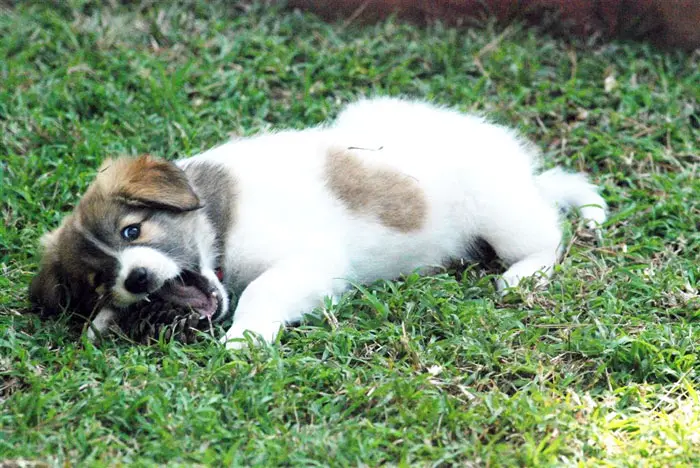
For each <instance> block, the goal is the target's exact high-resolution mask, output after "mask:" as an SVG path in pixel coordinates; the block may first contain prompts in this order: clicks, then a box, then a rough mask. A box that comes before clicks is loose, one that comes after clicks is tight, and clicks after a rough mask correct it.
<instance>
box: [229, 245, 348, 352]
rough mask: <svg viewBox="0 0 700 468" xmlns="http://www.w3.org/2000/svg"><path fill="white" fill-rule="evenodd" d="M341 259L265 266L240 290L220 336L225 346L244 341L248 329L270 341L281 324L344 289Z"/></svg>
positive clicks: (310, 310) (298, 260)
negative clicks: (261, 271)
mask: <svg viewBox="0 0 700 468" xmlns="http://www.w3.org/2000/svg"><path fill="white" fill-rule="evenodd" d="M339 266H341V264H340V263H337V262H335V263H334V262H329V261H328V259H322V260H313V259H309V258H294V259H288V260H286V261H282V262H280V263H278V264H276V265H275V266H273V267H272V268H270V269H268V270H267V271H266V272H264V273H263V274H262V275H260V276H259V277H258V278H257V279H255V280H254V281H253V282H252V283H250V284H249V285H248V287H247V288H246V289H245V290H244V291H243V293H242V294H241V297H240V299H239V301H238V305H237V307H236V311H235V312H234V316H233V324H232V325H231V328H230V329H229V330H228V331H227V332H226V335H225V336H224V337H223V338H222V339H221V342H222V343H224V344H225V345H226V348H227V349H238V348H241V347H243V346H245V345H246V342H245V341H244V340H242V338H244V337H245V333H246V332H251V333H252V334H254V335H259V337H260V338H261V339H262V340H263V341H264V342H267V343H269V342H271V341H273V340H274V339H275V337H276V336H277V334H278V333H279V330H280V327H282V326H284V325H285V324H287V323H291V322H297V321H299V320H300V319H301V318H302V317H303V316H304V315H305V314H308V313H310V312H313V310H314V309H315V308H317V307H321V306H322V305H323V301H324V299H325V298H326V297H332V298H333V297H335V296H337V295H338V294H340V293H341V292H343V291H344V290H345V289H346V288H347V286H348V283H347V281H345V280H343V279H342V277H343V276H344V269H343V268H342V267H340V268H339Z"/></svg>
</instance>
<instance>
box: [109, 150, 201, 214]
mask: <svg viewBox="0 0 700 468" xmlns="http://www.w3.org/2000/svg"><path fill="white" fill-rule="evenodd" d="M107 164H110V166H109V167H107V169H106V171H109V172H110V173H111V174H110V176H111V177H114V178H115V179H116V181H117V184H116V186H115V189H116V193H115V195H116V196H117V197H119V198H120V199H121V200H122V201H124V202H125V203H126V204H128V205H132V206H138V207H147V208H156V209H160V210H168V211H175V212H185V211H192V210H196V209H199V208H201V205H200V203H199V197H197V194H196V193H195V192H194V190H193V189H192V186H191V185H190V183H189V181H188V180H187V176H186V175H185V172H184V171H183V170H182V169H180V168H179V167H177V166H176V165H175V164H173V163H171V162H168V161H165V160H162V159H156V158H153V157H151V156H148V155H146V156H140V157H138V158H136V159H121V160H117V161H112V162H108V163H106V164H105V165H103V166H106V165H107Z"/></svg>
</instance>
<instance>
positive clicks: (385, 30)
mask: <svg viewBox="0 0 700 468" xmlns="http://www.w3.org/2000/svg"><path fill="white" fill-rule="evenodd" d="M45 3H49V2H35V3H20V4H19V5H18V6H15V7H13V8H11V9H8V8H7V7H0V8H4V9H1V10H0V158H1V160H0V161H1V162H0V177H1V179H0V190H1V196H0V198H1V200H2V205H1V209H2V221H1V222H0V269H1V273H2V276H1V277H0V459H4V460H9V459H14V460H17V459H21V460H33V461H43V462H48V463H49V464H52V465H54V464H55V465H64V464H68V465H71V464H79V463H80V464H89V465H92V466H100V465H119V464H124V465H126V464H132V463H135V464H137V465H159V464H162V463H165V462H169V463H179V464H183V465H191V464H204V465H208V464H217V465H218V464H225V465H267V466H270V465H282V464H284V465H291V464H295V465H329V464H330V465H358V464H365V465H369V466H377V465H381V464H389V465H403V466H414V465H418V466H424V465H433V464H435V465H443V466H445V465H452V464H460V465H465V464H466V465H476V466H482V465H484V466H496V465H528V466H548V465H575V464H580V465H582V466H599V465H610V466H638V465H647V464H648V465H653V466H663V465H665V466H671V465H674V466H678V465H684V464H685V465H688V466H691V465H696V466H697V465H698V464H699V463H700V396H698V391H699V390H700V360H699V359H698V351H699V347H700V344H699V343H700V311H699V309H700V298H699V296H698V282H699V281H700V236H699V234H698V223H699V222H700V182H699V177H698V163H699V162H700V158H699V156H698V155H699V153H700V148H699V142H700V71H698V70H700V63H699V62H700V54H698V53H697V52H696V53H695V54H685V55H684V54H681V53H677V52H673V51H671V52H662V51H658V50H655V49H653V48H651V47H650V46H648V45H645V44H638V43H633V44H630V43H613V44H604V43H601V42H599V41H597V40H594V39H591V40H590V41H587V42H584V41H580V40H574V39H569V40H561V39H553V38H552V37H550V36H548V35H547V34H546V33H545V32H542V31H533V30H527V29H525V28H522V27H519V26H517V25H514V26H510V27H507V28H502V27H495V26H486V27H485V28H484V29H482V30H471V31H465V30H456V29H451V28H445V27H441V26H439V25H436V26H431V27H428V28H417V27H413V26H408V25H404V24H400V23H398V22H392V21H389V22H385V23H382V24H379V25H376V26H361V25H359V24H355V23H350V24H347V23H346V24H336V25H329V24H326V23H323V22H321V21H319V20H318V19H316V18H314V17H313V16H310V15H305V14H300V13H295V12H284V11H278V10H274V9H270V8H260V7H255V6H250V5H249V4H248V3H247V2H206V3H205V2H199V3H195V2H185V3H174V2H173V3H165V2H162V5H168V6H158V2H143V3H140V2H126V4H125V5H119V4H118V2H89V1H85V2H83V1H72V2H56V4H55V5H54V7H52V8H50V7H48V6H45V5H44V4H45ZM103 3H104V4H105V5H102V4H103ZM56 5H60V6H56ZM363 94H364V95H369V94H390V95H397V94H405V95H411V96H417V97H424V98H427V99H430V100H433V101H435V102H438V103H445V104H450V105H453V106H456V107H458V108H460V109H463V110H465V111H476V112H484V113H487V114H489V115H490V116H491V117H492V118H493V119H494V120H496V121H498V122H501V123H504V124H508V125H511V126H515V127H517V128H519V129H520V130H521V131H522V132H523V133H524V134H526V135H528V136H529V137H530V138H531V139H532V140H533V141H535V142H536V143H537V145H538V146H539V147H541V148H542V150H543V152H544V153H545V155H546V158H547V161H548V162H547V164H549V165H552V164H560V165H563V166H566V167H568V168H572V169H577V170H585V171H587V172H588V173H589V174H590V175H591V177H592V179H593V180H594V181H596V183H599V184H600V185H601V186H602V187H603V194H604V196H605V198H606V199H607V200H608V202H609V204H610V207H611V213H612V215H611V219H610V221H609V223H607V224H606V226H605V227H604V230H603V231H604V238H603V241H602V243H600V244H597V243H596V242H595V239H593V238H592V237H591V236H589V235H587V234H586V233H585V232H584V231H583V230H582V229H580V224H579V222H578V221H577V220H576V219H575V218H571V219H570V221H567V224H566V231H567V250H568V252H567V255H566V258H565V259H564V260H563V262H562V264H561V268H560V269H559V270H558V271H557V272H556V274H555V276H554V278H553V280H552V282H551V284H550V286H549V289H548V290H546V291H523V292H521V293H517V294H512V295H510V296H508V297H506V298H504V299H501V298H499V297H498V296H497V295H496V294H495V291H494V286H493V274H494V273H495V272H497V271H498V270H494V269H493V268H491V267H482V266H478V265H476V266H467V267H466V268H464V269H460V270H455V271H447V272H445V273H444V274H440V275H437V276H433V277H424V278H420V277H417V276H409V277H406V278H403V279H401V280H400V281H393V282H383V283H379V284H374V285H371V286H368V287H366V288H361V289H357V290H355V291H353V292H351V293H349V294H347V295H346V296H345V297H344V298H343V299H342V300H341V302H340V304H338V305H337V306H333V307H332V308H331V309H330V313H329V314H327V316H320V317H318V318H309V319H308V320H306V321H305V322H304V323H303V324H302V325H301V326H300V327H297V328H294V329H290V330H288V331H286V332H285V333H284V334H283V335H282V336H281V338H280V340H279V343H277V344H275V345H274V346H270V347H262V348H254V349H248V350H244V351H238V352H226V351H225V350H224V349H222V347H220V346H218V344H217V343H216V342H215V341H213V340H203V341H200V342H198V343H196V344H192V345H183V344H179V343H175V342H167V341H165V340H161V342H160V343H158V344H156V345H153V346H149V347H146V346H135V345H132V344H130V343H128V342H127V341H126V340H120V339H114V340H109V341H107V342H105V343H103V344H101V345H100V346H99V347H98V346H94V345H92V344H91V343H89V342H87V341H86V340H85V339H84V338H82V337H80V336H79V335H76V334H74V333H71V332H70V331H69V330H68V329H67V327H66V324H65V320H59V321H48V322H44V321H41V320H40V319H39V318H38V317H37V316H34V315H31V314H27V313H26V310H27V302H26V298H27V294H26V290H27V286H28V283H29V281H30V278H31V276H32V274H33V272H34V271H35V270H36V267H37V257H36V250H37V242H38V238H39V236H40V235H41V233H43V232H45V231H46V230H48V229H51V228H53V227H56V226H57V224H58V222H59V220H60V219H61V217H62V216H63V215H64V214H66V213H67V212H68V211H69V210H70V209H71V207H72V206H73V205H75V203H76V201H77V200H78V198H79V196H80V194H81V192H82V191H83V190H84V189H85V187H86V186H87V184H88V183H89V182H90V180H91V178H92V177H93V176H94V173H95V170H96V168H97V166H98V165H99V162H100V161H101V160H103V159H104V158H106V157H107V156H111V155H118V154H140V153H151V154H154V155H159V156H163V157H166V158H177V157H182V156H186V155H192V154H196V153H197V152H199V151H201V150H204V149H206V148H209V147H211V146H213V145H215V144H217V143H220V142H222V141H224V140H226V139H227V138H228V137H230V136H232V135H245V134H251V133H255V132H257V131H260V130H264V129H269V128H272V127H304V126H307V125H312V124H316V123H318V122H321V121H322V120H324V119H326V118H329V117H332V116H333V115H335V113H336V112H337V111H338V109H339V108H340V106H341V104H342V103H343V102H346V101H347V100H350V99H352V98H354V97H356V96H359V95H363Z"/></svg>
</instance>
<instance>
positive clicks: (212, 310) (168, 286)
mask: <svg viewBox="0 0 700 468" xmlns="http://www.w3.org/2000/svg"><path fill="white" fill-rule="evenodd" d="M153 294H154V295H155V296H158V297H159V298H161V299H162V300H164V301H166V302H170V303H172V304H174V305H176V306H179V307H184V308H190V309H192V310H195V311H197V312H199V314H200V318H209V319H211V318H213V317H215V316H216V315H217V314H218V313H219V312H220V311H219V309H220V308H221V304H222V301H221V297H220V294H219V291H218V289H217V288H216V286H214V285H213V284H211V282H210V281H209V280H208V279H207V278H206V277H204V276H202V275H201V274H199V273H197V272H194V271H191V270H185V271H183V272H182V273H181V274H180V275H179V276H177V277H175V278H173V279H171V280H168V281H166V282H165V283H164V284H163V286H161V288H160V289H158V290H157V291H155V292H154V293H153Z"/></svg>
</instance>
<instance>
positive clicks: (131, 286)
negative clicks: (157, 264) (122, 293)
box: [124, 267, 149, 294]
mask: <svg viewBox="0 0 700 468" xmlns="http://www.w3.org/2000/svg"><path fill="white" fill-rule="evenodd" d="M148 276H149V275H148V270H146V269H145V268H143V267H138V268H134V269H133V270H131V271H130V272H129V276H127V277H126V280H124V287H125V288H126V290H127V291H129V292H130V293H132V294H143V293H145V292H148V280H149V278H148Z"/></svg>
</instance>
